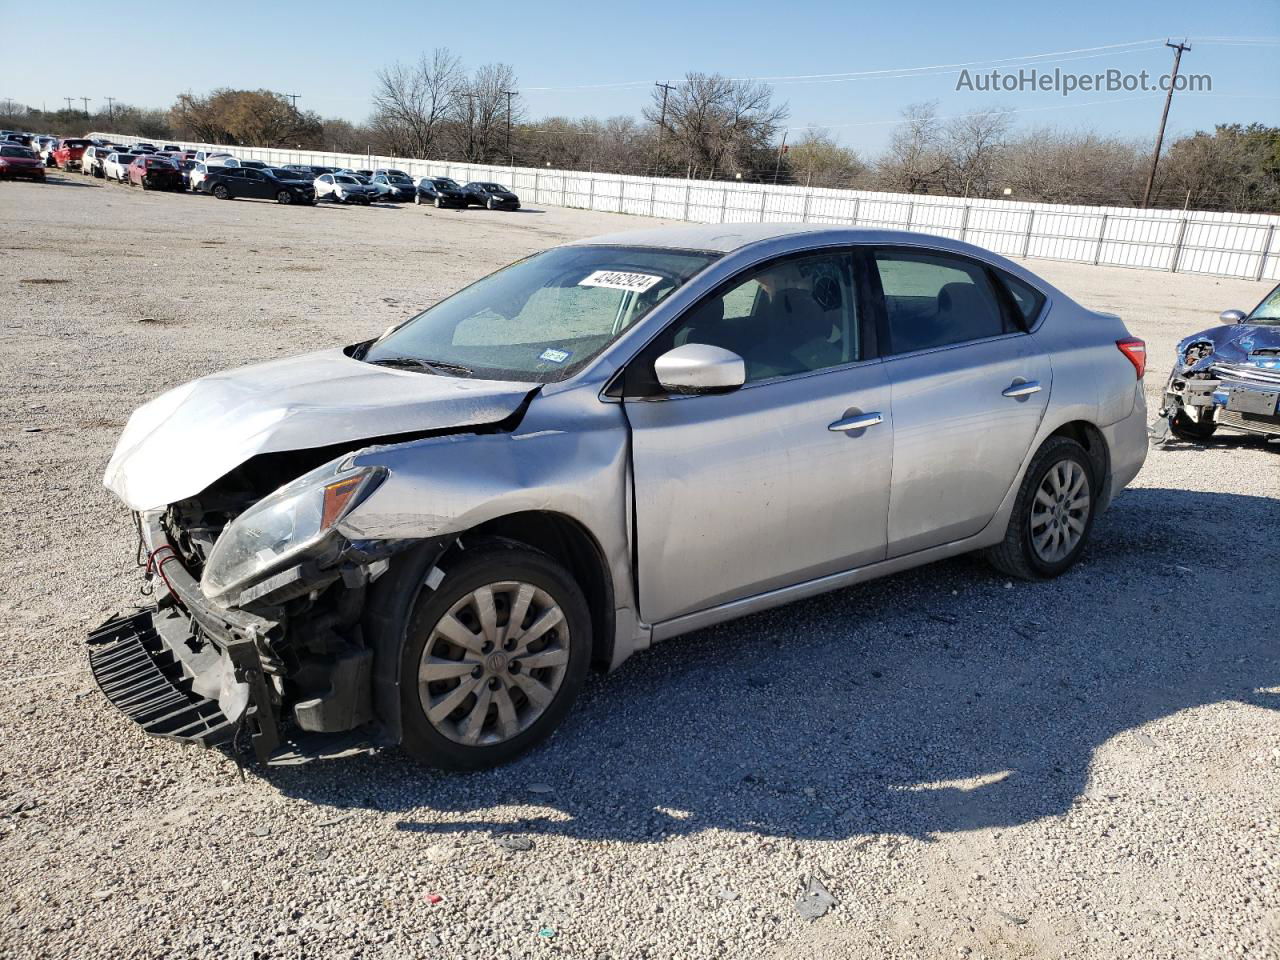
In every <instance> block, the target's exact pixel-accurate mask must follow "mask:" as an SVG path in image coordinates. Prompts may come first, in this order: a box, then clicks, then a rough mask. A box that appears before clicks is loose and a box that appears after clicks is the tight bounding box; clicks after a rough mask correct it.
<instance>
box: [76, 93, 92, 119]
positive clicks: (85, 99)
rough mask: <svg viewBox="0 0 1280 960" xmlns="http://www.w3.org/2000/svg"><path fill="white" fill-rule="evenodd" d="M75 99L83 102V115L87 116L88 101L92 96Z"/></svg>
mask: <svg viewBox="0 0 1280 960" xmlns="http://www.w3.org/2000/svg"><path fill="white" fill-rule="evenodd" d="M76 99H77V100H79V101H80V102H81V103H83V104H84V115H85V116H86V117H87V116H88V115H89V101H90V100H91V99H92V97H76Z"/></svg>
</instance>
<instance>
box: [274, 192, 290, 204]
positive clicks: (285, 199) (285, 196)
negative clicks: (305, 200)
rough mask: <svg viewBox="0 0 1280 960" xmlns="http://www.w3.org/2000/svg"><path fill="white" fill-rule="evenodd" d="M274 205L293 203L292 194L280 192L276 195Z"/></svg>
mask: <svg viewBox="0 0 1280 960" xmlns="http://www.w3.org/2000/svg"><path fill="white" fill-rule="evenodd" d="M276 203H284V204H289V203H293V194H292V193H290V192H289V191H288V190H281V191H280V192H279V193H277V194H276Z"/></svg>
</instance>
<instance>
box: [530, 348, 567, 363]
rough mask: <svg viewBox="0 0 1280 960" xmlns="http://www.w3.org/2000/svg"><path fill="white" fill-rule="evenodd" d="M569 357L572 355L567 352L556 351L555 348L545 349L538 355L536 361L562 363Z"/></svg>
mask: <svg viewBox="0 0 1280 960" xmlns="http://www.w3.org/2000/svg"><path fill="white" fill-rule="evenodd" d="M571 356H573V354H572V353H570V352H569V351H568V350H557V349H556V348H555V347H547V349H545V350H543V351H542V353H541V354H539V356H538V359H539V360H546V361H548V362H550V363H564V362H565V361H566V360H568V359H569V358H570V357H571Z"/></svg>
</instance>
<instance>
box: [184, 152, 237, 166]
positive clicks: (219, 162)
mask: <svg viewBox="0 0 1280 960" xmlns="http://www.w3.org/2000/svg"><path fill="white" fill-rule="evenodd" d="M194 159H195V161H196V163H203V164H205V165H206V166H211V167H217V166H226V165H228V164H227V161H228V160H235V159H236V158H235V157H233V156H232V155H231V154H229V153H227V152H226V151H225V150H197V151H196V155H195V158H194ZM237 162H238V161H237ZM230 166H235V164H234V163H233V164H230Z"/></svg>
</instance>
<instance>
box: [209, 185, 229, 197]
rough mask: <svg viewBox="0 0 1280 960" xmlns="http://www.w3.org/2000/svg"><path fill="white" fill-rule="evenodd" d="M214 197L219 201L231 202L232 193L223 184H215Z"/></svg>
mask: <svg viewBox="0 0 1280 960" xmlns="http://www.w3.org/2000/svg"><path fill="white" fill-rule="evenodd" d="M213 195H214V196H215V197H217V198H218V199H219V200H230V199H231V193H230V192H229V191H228V190H227V188H226V187H224V186H223V185H222V184H220V183H218V184H215V185H214V187H213Z"/></svg>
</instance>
